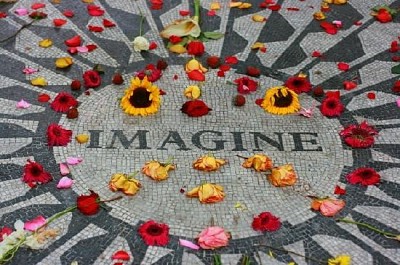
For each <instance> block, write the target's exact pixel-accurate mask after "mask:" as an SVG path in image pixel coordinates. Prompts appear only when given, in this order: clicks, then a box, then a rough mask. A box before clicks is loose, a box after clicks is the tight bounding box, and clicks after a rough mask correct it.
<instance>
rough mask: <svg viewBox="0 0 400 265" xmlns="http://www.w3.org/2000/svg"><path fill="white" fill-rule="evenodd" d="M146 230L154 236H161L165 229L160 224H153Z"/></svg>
mask: <svg viewBox="0 0 400 265" xmlns="http://www.w3.org/2000/svg"><path fill="white" fill-rule="evenodd" d="M146 232H147V233H148V234H149V235H152V236H159V235H161V234H162V232H163V230H162V228H161V227H159V226H158V225H151V226H149V227H148V228H147V230H146Z"/></svg>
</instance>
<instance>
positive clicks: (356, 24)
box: [353, 21, 362, 26]
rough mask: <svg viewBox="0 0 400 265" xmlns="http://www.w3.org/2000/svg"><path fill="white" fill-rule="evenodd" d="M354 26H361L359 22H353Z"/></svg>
mask: <svg viewBox="0 0 400 265" xmlns="http://www.w3.org/2000/svg"><path fill="white" fill-rule="evenodd" d="M353 24H354V25H355V26H361V25H362V22H361V21H356V22H354V23H353Z"/></svg>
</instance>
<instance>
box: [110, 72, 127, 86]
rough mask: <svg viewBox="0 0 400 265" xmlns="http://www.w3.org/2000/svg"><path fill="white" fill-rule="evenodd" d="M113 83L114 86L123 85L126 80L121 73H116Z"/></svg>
mask: <svg viewBox="0 0 400 265" xmlns="http://www.w3.org/2000/svg"><path fill="white" fill-rule="evenodd" d="M112 83H113V84H114V85H121V84H123V83H124V79H123V78H122V75H121V74H120V73H115V74H114V76H113V79H112Z"/></svg>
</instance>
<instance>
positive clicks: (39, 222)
mask: <svg viewBox="0 0 400 265" xmlns="http://www.w3.org/2000/svg"><path fill="white" fill-rule="evenodd" d="M46 222H47V221H46V218H44V217H43V216H42V215H39V216H38V217H36V218H34V219H32V220H29V221H26V222H25V223H24V229H25V230H28V231H31V232H34V231H36V229H38V228H39V227H41V226H43V225H44V224H46Z"/></svg>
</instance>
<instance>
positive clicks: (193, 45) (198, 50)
mask: <svg viewBox="0 0 400 265" xmlns="http://www.w3.org/2000/svg"><path fill="white" fill-rule="evenodd" d="M186 49H187V53H188V54H190V55H194V56H202V55H203V53H204V44H203V42H201V41H198V40H194V41H191V42H189V43H188V45H187V46H186Z"/></svg>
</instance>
